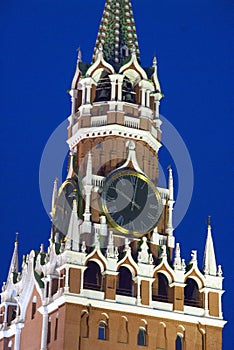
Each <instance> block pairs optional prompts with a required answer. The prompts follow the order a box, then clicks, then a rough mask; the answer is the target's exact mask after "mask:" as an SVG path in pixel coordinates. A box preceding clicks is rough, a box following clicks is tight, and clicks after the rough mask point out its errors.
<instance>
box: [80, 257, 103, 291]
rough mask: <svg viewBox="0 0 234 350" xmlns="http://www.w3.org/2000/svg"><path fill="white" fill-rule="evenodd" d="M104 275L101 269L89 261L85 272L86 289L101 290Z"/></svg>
mask: <svg viewBox="0 0 234 350" xmlns="http://www.w3.org/2000/svg"><path fill="white" fill-rule="evenodd" d="M101 288H102V274H101V269H100V267H99V265H98V264H97V263H95V262H94V261H89V262H88V264H87V269H86V270H85V272H84V289H92V290H101Z"/></svg>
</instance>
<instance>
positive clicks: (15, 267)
mask: <svg viewBox="0 0 234 350" xmlns="http://www.w3.org/2000/svg"><path fill="white" fill-rule="evenodd" d="M18 235H19V233H18V232H16V238H15V247H14V252H13V254H12V258H11V264H10V268H9V273H8V278H7V280H9V279H10V278H11V275H12V273H15V274H18V272H19V257H18Z"/></svg>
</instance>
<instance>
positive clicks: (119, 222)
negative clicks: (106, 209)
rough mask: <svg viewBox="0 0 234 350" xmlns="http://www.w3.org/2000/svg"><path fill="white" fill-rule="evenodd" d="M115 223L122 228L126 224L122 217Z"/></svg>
mask: <svg viewBox="0 0 234 350" xmlns="http://www.w3.org/2000/svg"><path fill="white" fill-rule="evenodd" d="M115 221H116V223H117V224H118V225H119V226H122V225H123V224H124V217H123V216H122V215H120V216H119V217H118V219H116V220H115Z"/></svg>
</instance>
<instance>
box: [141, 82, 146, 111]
mask: <svg viewBox="0 0 234 350" xmlns="http://www.w3.org/2000/svg"><path fill="white" fill-rule="evenodd" d="M145 92H146V89H145V88H144V87H142V88H141V105H142V106H143V107H145Z"/></svg>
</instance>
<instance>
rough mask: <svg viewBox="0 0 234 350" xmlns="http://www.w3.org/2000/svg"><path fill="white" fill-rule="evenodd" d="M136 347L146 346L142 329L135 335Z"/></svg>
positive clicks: (144, 332) (144, 333)
mask: <svg viewBox="0 0 234 350" xmlns="http://www.w3.org/2000/svg"><path fill="white" fill-rule="evenodd" d="M137 345H141V346H146V330H145V328H144V327H140V328H139V332H138V335H137Z"/></svg>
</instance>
